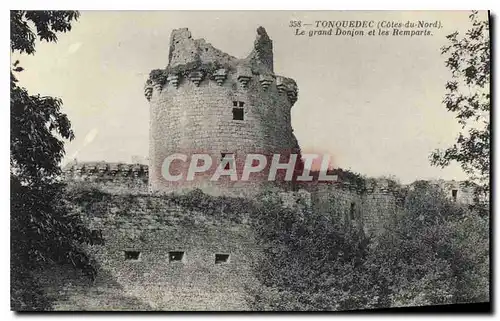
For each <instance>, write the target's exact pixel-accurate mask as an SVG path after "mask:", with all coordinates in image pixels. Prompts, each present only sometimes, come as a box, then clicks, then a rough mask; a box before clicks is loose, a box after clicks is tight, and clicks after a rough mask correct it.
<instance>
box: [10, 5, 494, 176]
mask: <svg viewBox="0 0 500 321" xmlns="http://www.w3.org/2000/svg"><path fill="white" fill-rule="evenodd" d="M483 14H484V17H485V19H486V13H483ZM468 15H469V12H466V11H415V12H412V11H407V12H402V11H387V12H384V11H371V12H370V11H366V12H363V11H357V12H354V11H296V12H294V11H189V12H188V11H183V12H179V11H82V12H81V16H80V18H79V20H78V21H77V22H76V23H74V25H73V28H72V30H71V31H70V32H69V33H66V34H60V35H59V40H58V42H57V44H54V43H37V47H36V53H35V55H33V56H26V55H22V56H18V55H14V56H13V57H12V59H13V60H15V59H19V60H20V65H21V66H22V67H23V68H24V69H25V70H24V71H23V72H22V73H21V74H20V75H19V79H20V83H21V85H22V86H24V87H26V88H27V89H28V90H29V91H30V93H31V94H34V93H40V94H41V95H50V96H56V97H60V98H61V99H62V100H63V103H64V105H63V111H64V112H65V113H67V115H68V117H69V119H70V120H71V122H72V126H73V129H74V131H75V135H76V138H75V139H74V140H73V141H72V142H69V143H67V144H66V158H65V160H64V162H68V161H70V160H72V159H74V158H77V159H78V160H79V161H100V160H104V161H124V162H131V161H132V157H136V156H139V157H147V155H148V140H149V104H148V101H147V100H146V99H145V97H144V83H145V81H146V79H147V78H148V75H149V72H150V71H151V70H152V69H158V68H164V67H166V66H167V65H168V51H169V39H170V33H171V32H172V29H176V28H184V27H187V28H189V30H190V31H191V33H192V35H193V38H196V39H198V38H204V39H206V41H207V42H209V43H211V44H212V45H213V46H214V47H216V48H218V49H221V50H222V51H224V52H227V53H229V54H231V55H233V56H236V57H239V58H243V57H246V56H247V55H248V54H249V53H250V51H251V50H252V48H253V41H254V40H255V36H256V29H257V28H258V27H259V26H263V27H264V28H266V30H267V33H268V34H269V36H270V38H271V39H272V40H273V46H274V69H275V73H276V74H280V75H283V76H286V77H291V78H293V79H295V80H296V82H297V85H298V87H299V97H298V101H297V102H296V103H295V105H294V106H293V108H292V126H293V128H294V133H295V135H296V137H297V139H298V141H299V145H300V146H301V149H302V151H303V153H306V152H315V153H321V154H330V155H332V157H333V161H334V163H335V164H336V165H337V166H338V167H341V168H344V169H349V170H352V171H355V172H358V173H361V174H364V175H367V176H371V177H380V176H391V177H394V178H396V179H398V180H400V181H401V182H402V183H410V182H412V181H414V180H417V179H456V180H462V179H465V178H466V176H465V174H464V173H463V172H462V171H461V169H460V167H459V166H458V165H457V164H453V165H452V166H450V167H447V168H445V169H441V168H437V167H433V166H431V165H430V163H429V154H430V153H431V152H432V151H433V150H435V149H436V148H446V147H448V146H449V145H450V144H452V143H453V142H454V140H455V138H456V136H457V135H458V132H459V130H460V126H459V125H458V123H457V121H456V119H455V118H454V114H453V113H451V112H448V111H447V110H446V108H445V107H444V105H443V104H442V100H443V97H444V94H445V89H444V84H445V83H446V81H447V80H448V79H450V72H449V70H448V69H447V68H446V67H445V64H444V60H445V58H444V57H443V56H442V55H441V51H440V48H441V47H442V46H443V45H445V44H446V43H447V40H446V38H445V37H446V35H448V34H450V33H452V32H454V31H459V32H460V33H463V32H465V31H466V29H467V28H468V27H469V25H470V24H469V20H468ZM291 20H295V21H296V20H300V21H303V22H307V23H314V21H317V20H375V21H377V22H378V21H403V22H406V21H408V20H412V21H413V20H426V21H436V20H437V21H440V22H441V24H442V28H441V29H439V30H435V31H434V32H433V35H432V36H427V37H403V36H387V37H368V36H364V37H340V36H338V37H336V36H317V37H307V36H305V37H303V36H296V35H294V29H293V28H290V27H289V23H290V21H291Z"/></svg>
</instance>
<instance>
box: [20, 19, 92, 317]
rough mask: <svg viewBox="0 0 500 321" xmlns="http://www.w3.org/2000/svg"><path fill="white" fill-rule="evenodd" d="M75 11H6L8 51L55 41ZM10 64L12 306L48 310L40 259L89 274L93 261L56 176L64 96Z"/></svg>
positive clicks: (65, 127) (68, 134) (66, 124)
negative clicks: (27, 83)
mask: <svg viewBox="0 0 500 321" xmlns="http://www.w3.org/2000/svg"><path fill="white" fill-rule="evenodd" d="M78 15H79V14H78V12H75V11H11V50H12V52H18V53H27V54H33V53H34V52H35V41H36V39H37V37H38V38H39V39H40V40H43V41H48V42H56V41H57V36H56V32H66V31H69V30H70V29H71V22H72V21H73V20H75V19H76V18H77V17H78ZM22 70H23V68H22V67H20V66H19V61H16V62H15V63H14V65H13V69H12V70H11V81H10V90H11V100H10V101H11V103H10V108H11V116H10V122H11V133H10V135H11V143H10V148H11V155H10V165H11V167H10V186H11V294H12V295H11V306H12V309H14V310H18V311H19V310H47V309H50V302H49V300H48V299H47V298H46V297H44V296H43V292H42V291H41V290H40V289H39V287H38V284H37V282H36V280H35V278H33V276H32V274H31V273H32V272H33V271H35V270H36V269H37V268H38V267H40V265H41V264H43V263H45V262H55V263H61V264H64V263H70V264H72V265H73V266H75V267H78V268H80V269H83V271H84V272H86V273H87V274H88V275H89V276H91V277H93V276H94V275H95V268H94V266H93V264H92V262H91V258H89V257H88V256H87V255H86V254H85V253H84V251H83V248H82V244H85V243H90V242H92V237H91V235H90V232H89V231H88V230H87V229H86V228H85V227H84V226H83V224H82V223H81V221H80V219H79V218H78V217H74V216H71V215H69V214H68V211H67V208H66V206H65V204H64V202H63V201H62V186H63V184H61V183H60V182H58V177H59V174H60V167H59V163H60V161H61V159H62V157H63V156H64V140H68V139H69V140H71V139H73V137H74V134H73V131H72V130H71V123H70V121H69V120H68V118H67V116H66V115H65V114H64V113H62V112H61V105H62V101H61V100H60V99H58V98H54V97H42V96H40V95H30V94H29V93H28V91H27V90H26V89H25V88H22V87H20V86H19V83H18V80H17V78H16V77H15V76H14V73H16V72H21V71H22Z"/></svg>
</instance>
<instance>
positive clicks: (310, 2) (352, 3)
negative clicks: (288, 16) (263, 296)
mask: <svg viewBox="0 0 500 321" xmlns="http://www.w3.org/2000/svg"><path fill="white" fill-rule="evenodd" d="M499 3H500V1H498V0H495V1H494V0H482V1H479V0H474V1H472V0H469V1H463V0H455V1H446V2H444V1H443V2H438V1H436V0H420V1H411V2H410V1H401V0H399V1H387V0H378V1H369V0H364V1H361V0H348V1H344V2H342V3H335V4H334V3H333V1H317V0H307V1H297V0H287V1H279V2H274V3H272V2H271V1H269V0H252V1H246V2H242V1H236V0H232V1H229V0H226V1H220V0H211V1H207V0H197V1H177V2H174V1H167V0H161V1H160V0H157V1H150V0H141V1H134V2H132V1H120V2H117V1H116V2H114V3H113V2H112V1H103V0H87V1H85V2H83V1H82V2H79V3H76V2H74V3H70V2H69V1H67V0H66V1H64V0H58V1H55V0H45V1H39V0H38V1H37V0H31V1H22V0H18V1H16V2H15V3H14V2H10V3H8V2H7V1H5V2H1V4H0V6H2V7H5V10H2V11H1V12H2V18H3V19H2V20H1V21H2V25H1V26H0V27H1V28H0V35H1V37H2V42H1V43H2V44H3V45H4V46H5V50H3V51H1V53H2V54H3V55H4V56H3V57H2V58H3V59H2V61H4V66H7V63H8V62H10V45H8V44H9V43H10V42H9V38H10V36H9V10H10V9H32V10H34V9H60V10H63V9H78V10H470V9H478V10H487V9H490V10H492V12H493V14H495V13H496V14H498V13H499V12H500V10H498V7H499ZM495 30H497V28H495ZM497 34H498V32H496V33H495V35H494V36H495V37H494V39H493V41H494V42H495V43H497V41H498V37H497ZM7 46H9V47H7ZM494 52H495V53H496V52H498V51H497V50H495V51H494ZM496 57H497V55H495V57H493V58H492V59H494V60H495V61H496ZM9 65H10V63H9ZM494 66H496V64H495V65H494ZM5 69H7V67H5ZM495 71H496V68H495V70H493V74H495V75H496V72H495ZM497 84H498V81H496V82H495V88H493V89H494V90H496V89H497ZM0 90H1V93H2V95H1V96H0V97H2V98H3V100H4V103H3V104H2V108H1V112H2V115H1V117H0V130H1V133H2V140H1V143H2V146H1V147H2V148H0V152H1V153H2V158H1V160H2V166H1V168H3V169H4V170H3V171H0V175H2V176H1V177H0V184H1V188H2V194H1V195H2V196H3V201H2V202H1V203H0V204H1V205H0V206H1V209H2V211H1V213H2V219H3V223H4V224H1V226H2V233H0V234H1V236H2V241H1V245H2V253H4V260H2V261H3V264H2V271H1V272H2V273H1V276H2V287H1V289H2V292H1V301H0V302H1V304H2V312H3V313H2V320H4V319H12V318H15V317H16V315H15V314H14V313H12V312H10V292H9V273H10V267H9V264H8V260H6V259H5V258H7V257H8V256H7V255H6V253H9V248H10V246H9V244H10V236H9V235H10V230H9V215H8V213H9V212H10V211H9V198H10V192H9V177H8V176H7V166H9V165H8V162H9V161H8V160H7V159H8V155H9V149H10V145H9V143H8V139H9V137H10V131H9V118H10V116H9V109H8V108H7V106H8V105H9V103H8V97H9V95H10V94H9V91H8V90H9V78H7V70H5V72H4V76H3V77H2V86H0ZM498 117H499V116H498V112H497V113H496V116H495V119H494V122H495V123H498V121H499V119H498ZM497 131H498V128H496V129H495V131H494V132H497ZM494 141H495V142H496V143H495V146H494V148H495V149H496V150H497V151H498V149H499V146H498V145H499V144H500V143H498V137H497V135H495V138H494ZM497 160H498V157H497ZM496 164H497V162H495V164H494V165H496ZM494 183H495V186H496V185H497V183H498V182H497V181H496V179H495V182H494ZM493 201H494V203H497V197H496V195H494V200H493ZM492 215H494V216H495V215H496V213H492ZM498 220H499V219H498V217H497V218H496V220H494V223H495V226H494V227H493V229H494V230H495V231H497V230H498V229H497V224H496V222H498ZM498 239H499V237H498V236H497V237H496V238H495V244H494V245H493V248H494V249H496V248H497V246H498ZM495 252H496V251H495ZM492 255H493V253H492ZM493 258H495V255H493ZM495 266H496V264H493V267H495ZM497 270H498V269H497ZM495 276H496V277H495V278H494V280H495V285H497V282H498V279H499V278H498V275H495ZM495 288H496V289H498V287H496V286H495ZM493 298H494V299H495V302H494V303H497V301H498V300H497V299H496V298H498V293H497V295H495V296H494V297H493ZM495 306H497V305H496V304H495ZM87 316H89V315H83V317H84V318H85V317H87ZM106 316H107V317H110V316H111V317H113V316H115V317H116V316H118V317H120V318H130V317H131V316H132V317H133V316H134V315H133V314H130V315H121V314H120V315H105V314H101V315H94V316H93V317H95V318H97V319H104V317H106ZM238 316H241V317H252V316H255V315H238ZM326 316H328V315H326ZM329 316H331V317H335V318H340V319H344V318H346V317H349V318H355V319H358V318H364V317H365V316H361V315H352V316H346V315H336V314H331V315H329ZM366 316H369V317H371V318H375V319H381V320H382V319H383V320H385V319H386V318H387V317H388V315H366ZM423 316H424V317H426V318H429V319H438V318H439V320H451V319H455V318H474V319H475V318H477V316H459V315H455V316H450V315H448V316H438V315H434V316H429V315H423ZM24 317H26V316H24ZM42 317H49V318H52V317H54V315H44V316H42ZM75 317H76V318H78V317H82V315H78V314H77V313H75V314H74V315H67V314H65V315H60V316H58V319H68V320H69V319H72V318H75ZM148 317H153V318H158V317H160V318H164V317H168V318H169V319H170V318H178V316H175V315H148ZM183 317H192V316H189V315H186V316H183ZM205 317H207V318H214V319H216V318H220V317H224V318H234V317H235V316H234V315H232V316H231V315H229V316H223V315H206V316H205ZM271 317H281V318H282V317H285V318H290V317H291V318H296V317H301V318H302V317H307V318H311V317H318V315H316V314H315V315H309V316H307V315H303V314H302V315H295V316H294V315H290V314H287V315H282V316H278V315H271ZM323 317H325V315H323ZM393 317H394V318H395V319H403V318H407V317H411V318H416V317H419V316H417V315H411V316H402V315H398V316H393ZM393 317H391V319H392V318H393Z"/></svg>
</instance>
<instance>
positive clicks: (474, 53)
mask: <svg viewBox="0 0 500 321" xmlns="http://www.w3.org/2000/svg"><path fill="white" fill-rule="evenodd" d="M469 17H470V21H471V23H472V27H471V28H470V29H469V30H468V31H467V32H466V33H465V35H463V36H461V37H460V35H459V33H458V31H456V32H454V33H452V34H450V35H448V36H447V39H448V40H449V44H448V45H446V46H444V47H442V49H441V50H442V54H443V55H445V56H446V66H447V67H448V68H449V69H450V70H451V80H450V81H448V82H447V83H446V86H445V87H446V91H447V93H446V95H445V97H444V100H443V103H444V104H445V106H446V108H447V109H448V110H449V111H451V112H453V113H455V114H456V118H457V120H458V123H459V124H460V125H461V126H462V132H461V133H460V134H459V135H458V138H457V140H456V142H455V143H454V144H453V146H451V147H449V148H447V149H446V150H444V151H443V150H436V151H434V152H433V153H432V154H431V156H430V160H431V163H432V164H433V165H437V166H441V167H445V166H448V165H449V164H450V162H452V161H456V162H458V163H459V164H460V166H461V167H462V169H463V170H464V171H465V173H467V174H468V175H469V177H470V180H471V181H472V182H475V183H477V184H478V185H479V186H480V187H482V191H483V192H485V193H487V192H488V191H489V172H490V134H491V132H490V36H489V21H488V20H481V19H480V17H479V15H478V12H477V11H473V12H472V14H471V15H470V16H469Z"/></svg>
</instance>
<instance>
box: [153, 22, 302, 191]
mask: <svg viewBox="0 0 500 321" xmlns="http://www.w3.org/2000/svg"><path fill="white" fill-rule="evenodd" d="M169 58H170V63H169V65H168V66H167V68H166V69H164V70H157V71H154V72H152V74H151V78H150V79H149V80H148V83H147V84H146V88H145V95H146V97H147V98H148V100H149V101H150V117H151V120H150V151H149V157H150V174H149V184H150V186H151V190H152V191H166V192H170V191H173V190H175V191H177V192H181V191H182V190H183V189H193V188H194V187H197V188H200V189H202V190H203V191H204V192H206V193H208V194H212V195H220V194H225V195H255V194H256V193H258V192H259V191H260V185H261V184H263V183H266V182H265V180H267V172H266V171H263V172H262V173H260V174H259V175H256V174H252V176H251V181H250V182H241V181H238V182H233V181H230V179H229V178H228V177H226V178H227V179H223V180H222V181H219V182H213V181H210V180H209V178H210V177H211V176H212V174H213V172H214V170H215V167H216V166H217V165H219V164H220V162H221V157H222V153H227V154H233V157H234V158H235V165H236V168H237V171H238V172H239V177H241V167H242V165H243V164H244V160H245V158H246V155H247V154H249V153H260V154H264V155H270V154H274V153H284V154H286V153H288V154H289V153H291V152H292V151H296V150H298V143H297V140H296V138H295V136H294V134H293V129H292V127H291V116H290V109H291V107H292V105H293V104H294V103H295V101H296V99H297V86H296V84H295V82H294V81H293V80H291V79H288V78H284V77H280V76H277V75H275V74H274V72H273V69H272V67H273V66H272V41H271V40H270V39H269V37H268V36H267V34H266V33H265V30H264V29H263V28H259V30H258V36H257V40H256V41H255V44H254V50H253V51H252V53H251V54H250V56H249V57H247V58H245V59H236V58H234V57H232V56H229V55H227V54H225V53H222V52H221V51H220V50H218V49H215V48H213V47H212V46H211V45H210V44H208V43H206V42H205V41H204V40H194V39H192V38H191V34H190V32H189V31H188V30H187V29H179V30H174V31H173V32H172V36H171V48H170V55H169ZM241 118H243V119H241ZM174 153H184V154H187V155H191V154H193V153H208V154H210V155H211V156H212V160H213V161H212V163H213V166H212V168H211V169H210V170H209V171H208V172H207V173H206V174H205V175H198V176H197V177H198V179H197V180H195V181H194V182H186V181H185V180H184V179H183V180H181V181H179V182H167V181H166V180H165V179H164V178H163V177H162V164H163V161H164V160H165V158H166V157H167V156H169V155H171V154H174ZM172 166H173V167H174V169H173V171H171V172H172V174H174V173H175V174H177V173H186V171H187V163H184V162H182V161H177V162H174V164H172Z"/></svg>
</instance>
